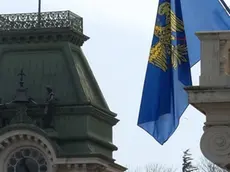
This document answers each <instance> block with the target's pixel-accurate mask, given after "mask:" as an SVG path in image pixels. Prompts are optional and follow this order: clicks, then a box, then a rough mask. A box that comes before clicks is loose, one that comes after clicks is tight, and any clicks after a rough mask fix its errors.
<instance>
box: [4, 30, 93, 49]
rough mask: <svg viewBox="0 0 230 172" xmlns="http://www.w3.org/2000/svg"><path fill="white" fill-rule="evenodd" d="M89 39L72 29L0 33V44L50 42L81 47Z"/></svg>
mask: <svg viewBox="0 0 230 172" xmlns="http://www.w3.org/2000/svg"><path fill="white" fill-rule="evenodd" d="M88 39H89V37H87V36H85V35H84V34H82V33H80V32H78V31H75V30H73V29H72V28H35V29H30V30H28V29H24V30H22V29H21V30H13V31H0V45H1V44H31V43H36V44H37V43H50V42H70V43H72V44H74V45H77V46H82V45H83V43H84V42H85V41H86V40H88Z"/></svg>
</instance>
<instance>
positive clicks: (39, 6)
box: [38, 0, 41, 27]
mask: <svg viewBox="0 0 230 172" xmlns="http://www.w3.org/2000/svg"><path fill="white" fill-rule="evenodd" d="M40 26H41V0H38V27H40Z"/></svg>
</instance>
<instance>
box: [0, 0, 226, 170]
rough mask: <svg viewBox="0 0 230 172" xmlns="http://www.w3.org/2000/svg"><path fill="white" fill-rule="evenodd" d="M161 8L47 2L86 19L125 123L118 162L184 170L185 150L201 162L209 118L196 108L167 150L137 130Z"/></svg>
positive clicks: (91, 51) (19, 3) (16, 4)
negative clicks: (156, 23) (202, 136)
mask: <svg viewBox="0 0 230 172" xmlns="http://www.w3.org/2000/svg"><path fill="white" fill-rule="evenodd" d="M37 1H38V0H9V1H5V0H0V2H1V5H0V13H16V12H34V11H37ZM207 1H208V0H207ZM226 2H227V3H228V4H230V0H226ZM157 4H158V0H64V1H62V0H42V10H43V11H52V10H67V9H68V10H71V11H72V12H74V13H76V14H78V15H80V16H82V17H83V18H84V33H85V34H86V35H88V36H89V37H90V38H91V39H90V40H88V41H87V42H86V43H85V44H84V46H83V50H84V53H85V55H86V57H87V59H88V61H89V63H90V65H91V68H92V70H93V72H94V75H95V77H96V79H97V81H98V83H99V86H100V87H101V90H102V92H103V93H104V96H105V98H106V100H107V102H108V104H109V106H110V109H111V110H112V111H113V112H116V113H117V114H118V117H117V118H118V119H120V122H119V123H118V124H117V126H116V127H114V143H115V144H116V145H117V146H118V147H119V150H118V151H117V152H116V153H114V157H115V159H117V162H118V163H120V164H121V165H125V166H128V167H135V166H137V165H138V166H143V165H145V164H148V163H161V164H165V165H174V166H175V167H178V168H180V167H181V164H182V160H181V157H182V155H183V151H184V150H186V149H188V148H189V149H191V153H192V154H193V157H194V158H195V159H196V160H199V158H200V156H201V152H200V147H199V142H200V137H201V135H202V133H203V130H202V127H203V123H204V121H205V118H204V115H202V114H201V113H200V112H198V111H197V110H196V109H194V108H193V107H191V106H190V107H189V108H188V109H187V110H186V112H185V113H184V115H183V117H182V119H181V122H180V126H179V128H178V129H177V131H176V132H175V134H174V135H173V136H172V137H171V138H170V140H169V141H168V142H167V143H166V144H165V145H164V146H161V145H159V144H158V143H157V142H156V141H155V140H154V139H153V138H152V137H151V136H149V135H148V134H147V133H146V132H145V131H143V130H142V129H140V128H138V127H137V125H136V123H137V117H138V111H139V105H140V99H141V94H142V87H143V82H144V76H145V71H146V66H147V59H148V54H149V48H150V44H151V39H152V33H153V29H154V23H155V17H156V9H157ZM199 68H200V66H199V63H198V64H197V65H196V66H194V67H193V68H192V75H193V83H194V85H198V80H199V75H200V69H199ZM178 171H179V170H178Z"/></svg>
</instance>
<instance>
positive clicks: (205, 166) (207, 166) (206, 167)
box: [197, 158, 227, 172]
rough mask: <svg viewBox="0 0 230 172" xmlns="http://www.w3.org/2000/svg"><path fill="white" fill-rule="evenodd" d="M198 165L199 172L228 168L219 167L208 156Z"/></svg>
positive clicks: (215, 171)
mask: <svg viewBox="0 0 230 172" xmlns="http://www.w3.org/2000/svg"><path fill="white" fill-rule="evenodd" d="M197 166H198V169H199V170H198V171H199V172H227V171H226V170H224V169H222V168H220V167H218V166H217V165H215V164H213V163H212V162H210V161H209V160H207V159H206V158H202V159H201V161H200V163H199V164H198V165H197Z"/></svg>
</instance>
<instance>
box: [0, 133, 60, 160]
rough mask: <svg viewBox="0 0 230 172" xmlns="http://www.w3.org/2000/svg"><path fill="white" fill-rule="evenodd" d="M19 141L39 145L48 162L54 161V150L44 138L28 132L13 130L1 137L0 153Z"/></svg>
mask: <svg viewBox="0 0 230 172" xmlns="http://www.w3.org/2000/svg"><path fill="white" fill-rule="evenodd" d="M20 141H29V142H30V144H32V143H33V144H36V145H39V146H40V147H41V148H42V149H43V150H44V151H45V153H46V155H47V156H48V157H49V160H50V161H54V160H55V159H56V154H55V150H54V149H53V146H52V145H51V143H49V141H48V140H47V139H46V138H45V137H43V136H41V135H39V134H38V133H36V132H33V131H29V130H14V131H9V132H7V133H5V134H3V135H1V137H0V153H1V152H2V151H4V150H5V149H6V148H8V147H10V146H11V145H12V144H14V143H17V142H20Z"/></svg>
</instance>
